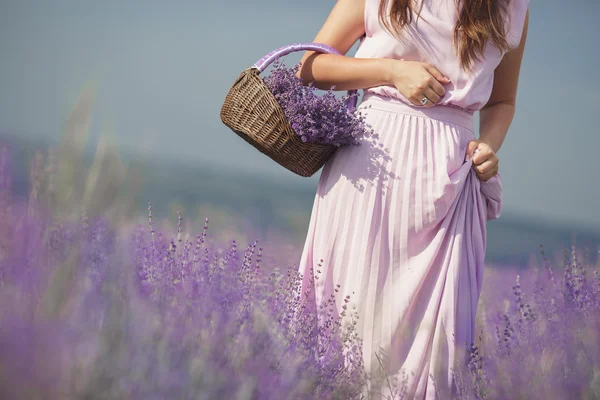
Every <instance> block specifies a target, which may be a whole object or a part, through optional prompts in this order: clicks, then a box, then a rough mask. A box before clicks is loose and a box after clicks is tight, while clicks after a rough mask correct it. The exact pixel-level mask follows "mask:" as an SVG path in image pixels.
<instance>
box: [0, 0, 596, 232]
mask: <svg viewBox="0 0 600 400" xmlns="http://www.w3.org/2000/svg"><path fill="white" fill-rule="evenodd" d="M293 4H294V5H293V6H291V5H290V2H288V1H276V0H255V1H253V2H245V1H241V0H232V1H228V2H219V1H216V0H208V1H207V0H204V1H175V0H174V1H171V2H166V1H158V0H144V1H142V0H127V1H122V0H119V1H117V0H104V1H102V2H98V1H86V0H77V1H76V0H52V1H41V0H37V1H33V0H3V1H2V2H1V3H0V57H1V62H0V87H1V88H2V93H1V94H0V131H4V132H12V133H17V134H19V135H29V136H34V137H40V136H52V137H59V135H60V133H61V129H62V123H63V121H64V118H65V116H66V115H67V114H68V111H69V107H70V105H71V104H72V103H73V102H74V101H75V99H76V98H77V95H78V94H79V92H80V90H81V89H82V87H83V86H84V85H85V84H86V83H87V82H89V81H94V82H95V83H96V84H97V87H98V99H97V108H96V112H95V123H94V126H93V135H95V136H97V135H99V134H101V133H103V132H110V133H113V134H115V135H116V136H117V137H118V140H119V143H121V145H122V146H123V147H124V148H127V149H129V150H135V151H137V152H140V153H144V154H154V155H161V156H162V157H172V158H178V159H180V160H185V161H187V162H190V163H196V162H208V163H212V164H214V165H222V166H223V168H227V169H235V168H240V169H244V170H250V171H255V172H256V173H257V174H263V175H265V176H268V177H271V178H272V179H274V180H276V179H277V180H286V181H288V182H292V183H295V184H298V185H307V184H308V185H313V186H316V181H317V179H318V174H317V175H315V176H314V177H312V178H309V179H306V178H300V177H297V176H295V175H293V174H291V173H289V172H287V171H286V170H283V169H282V168H281V167H279V166H278V165H277V164H275V163H273V162H272V161H271V160H269V159H267V158H266V157H264V156H263V155H262V154H260V153H258V152H257V151H256V150H254V149H253V148H251V147H250V146H249V145H247V144H246V143H245V142H243V141H242V140H241V139H239V138H238V137H237V136H235V135H234V134H233V133H232V132H230V131H228V130H227V128H225V127H224V126H223V125H222V124H221V122H220V119H219V109H220V106H221V103H222V100H223V98H224V96H225V94H226V93H227V90H228V89H229V87H230V85H231V84H232V82H233V80H234V79H235V78H236V77H237V75H238V74H239V73H240V72H241V71H242V70H243V69H244V68H246V67H247V66H250V65H251V64H252V63H253V62H254V61H256V59H258V58H260V57H261V56H262V55H263V54H265V53H267V52H268V51H270V50H272V49H274V48H277V47H279V46H283V45H286V44H289V43H294V42H301V41H311V40H312V39H313V37H314V35H315V34H316V32H317V30H318V29H319V27H320V26H321V24H322V23H323V21H324V20H325V18H326V16H327V14H328V13H329V10H330V9H331V7H332V6H333V4H334V1H333V0H330V1H323V0H304V1H302V2H294V3H293ZM599 15H600V4H599V3H598V2H596V1H592V0H585V1H578V2H569V3H567V2H564V1H558V0H545V1H544V2H542V1H532V4H531V21H530V32H529V39H528V44H527V49H526V54H525V59H524V62H523V69H522V73H521V80H520V87H519V97H518V111H517V115H516V117H515V120H514V122H513V125H512V127H511V130H510V132H509V134H508V136H507V139H506V141H505V144H504V146H503V148H502V149H501V150H500V152H499V157H500V160H501V164H500V165H501V174H502V177H503V181H504V200H505V209H506V211H507V212H508V211H513V212H520V213H528V214H530V215H532V216H539V217H543V218H545V219H546V220H548V221H556V222H577V223H581V224H585V225H589V226H592V227H596V228H600V209H599V208H598V203H599V200H600V185H599V183H600V182H599V181H600V178H599V177H598V175H599V173H600V166H599V164H598V163H599V161H598V152H599V151H600V129H599V124H598V122H597V121H596V119H597V118H598V116H600V106H599V105H598V104H599V103H598V101H597V93H598V92H599V89H600V84H599V79H598V74H597V72H598V67H597V66H598V65H599V64H600V63H599V61H600V54H599V53H600V52H599V51H598V48H600V47H599V46H600V45H599V43H600V30H599V29H598V26H597V18H598V16H599ZM298 59H299V55H298V56H290V57H289V58H288V60H289V61H288V62H289V63H290V64H291V63H293V62H295V61H297V60H298ZM190 184H194V183H193V182H190Z"/></svg>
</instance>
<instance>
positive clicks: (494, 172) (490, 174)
mask: <svg viewBox="0 0 600 400" xmlns="http://www.w3.org/2000/svg"><path fill="white" fill-rule="evenodd" d="M475 174H476V175H477V177H478V178H479V179H480V180H482V181H484V182H487V181H488V180H490V179H492V178H493V177H494V176H496V175H498V165H495V166H493V167H492V168H490V169H489V170H487V171H486V172H484V173H479V172H477V171H475Z"/></svg>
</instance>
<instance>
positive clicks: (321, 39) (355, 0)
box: [302, 0, 365, 62]
mask: <svg viewBox="0 0 600 400" xmlns="http://www.w3.org/2000/svg"><path fill="white" fill-rule="evenodd" d="M364 13H365V0H338V1H337V2H336V4H335V5H334V7H333V9H332V10H331V12H330V14H329V16H328V17H327V20H326V21H325V23H324V24H323V26H322V27H321V29H320V30H319V32H318V33H317V36H315V39H314V42H315V43H323V44H326V45H329V46H331V47H333V48H334V49H336V50H337V51H339V52H340V53H341V54H346V53H347V52H348V51H349V50H350V48H351V47H352V46H353V45H354V43H355V42H356V41H357V40H358V39H359V38H360V37H361V36H362V35H363V34H364V33H365V23H364ZM313 53H314V52H310V51H309V52H306V53H305V54H304V57H303V58H302V62H304V61H305V60H306V59H307V58H308V57H310V55H311V54H313Z"/></svg>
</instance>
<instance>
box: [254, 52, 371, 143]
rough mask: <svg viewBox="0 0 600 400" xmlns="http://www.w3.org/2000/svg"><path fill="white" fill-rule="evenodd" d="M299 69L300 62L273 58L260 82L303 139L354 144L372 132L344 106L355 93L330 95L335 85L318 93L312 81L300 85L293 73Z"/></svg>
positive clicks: (358, 116) (368, 126)
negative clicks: (286, 61)
mask: <svg viewBox="0 0 600 400" xmlns="http://www.w3.org/2000/svg"><path fill="white" fill-rule="evenodd" d="M299 68H300V63H298V64H296V65H295V66H294V67H292V68H287V67H286V66H285V64H284V63H283V62H281V61H279V60H277V61H275V62H274V63H273V70H272V71H271V73H270V74H269V75H268V76H267V77H265V79H264V82H265V84H266V85H267V87H268V88H269V90H271V92H272V93H273V95H274V96H275V99H276V100H277V102H278V103H279V105H280V106H281V108H282V109H283V112H284V113H285V116H286V118H287V120H288V121H289V122H290V125H291V126H292V129H293V130H294V132H296V134H297V135H298V136H299V137H300V139H301V140H302V141H303V142H305V143H306V142H309V143H317V144H328V145H333V146H336V147H340V146H345V145H356V146H358V145H360V139H361V138H362V137H366V136H370V135H373V129H372V128H371V126H370V125H369V124H367V123H366V122H365V117H364V116H363V115H361V114H360V113H354V112H351V111H349V110H348V109H347V108H346V105H345V102H346V101H347V100H348V99H349V98H350V97H355V96H357V94H352V95H345V96H343V97H341V98H340V97H337V96H336V95H335V94H334V92H333V91H334V89H335V87H332V88H331V89H329V90H328V91H327V92H326V93H325V94H324V95H322V96H319V95H318V94H317V93H316V90H317V88H316V87H315V86H314V85H313V84H312V83H310V84H308V85H304V84H303V82H302V79H301V78H299V77H298V76H297V75H296V73H297V72H298V70H299Z"/></svg>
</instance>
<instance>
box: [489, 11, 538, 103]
mask: <svg viewBox="0 0 600 400" xmlns="http://www.w3.org/2000/svg"><path fill="white" fill-rule="evenodd" d="M528 26H529V11H527V14H526V15H525V23H524V24H523V33H522V35H521V40H520V42H519V45H518V46H517V47H516V48H515V49H513V50H511V51H509V52H508V53H506V54H505V55H504V57H503V58H502V61H500V64H499V65H498V66H497V67H496V70H495V71H494V85H493V88H492V93H491V95H490V99H489V100H488V102H487V104H486V105H485V107H489V106H491V105H494V104H497V103H505V104H512V105H515V104H516V100H517V86H518V83H519V73H520V71H521V61H522V59H523V52H524V50H525V42H526V40H527V29H528ZM485 107H484V108H485Z"/></svg>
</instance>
